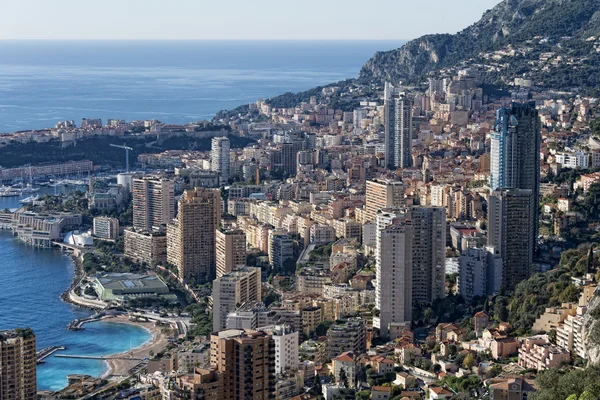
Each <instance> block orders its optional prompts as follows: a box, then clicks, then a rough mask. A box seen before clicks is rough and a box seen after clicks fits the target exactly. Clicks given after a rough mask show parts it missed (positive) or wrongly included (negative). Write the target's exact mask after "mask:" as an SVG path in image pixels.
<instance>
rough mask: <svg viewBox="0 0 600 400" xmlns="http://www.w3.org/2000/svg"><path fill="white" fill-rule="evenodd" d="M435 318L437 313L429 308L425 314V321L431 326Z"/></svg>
mask: <svg viewBox="0 0 600 400" xmlns="http://www.w3.org/2000/svg"><path fill="white" fill-rule="evenodd" d="M434 318H435V311H433V309H432V308H431V307H427V308H426V309H425V312H424V313H423V320H424V322H425V323H426V324H429V323H431V322H432V321H433V319H434Z"/></svg>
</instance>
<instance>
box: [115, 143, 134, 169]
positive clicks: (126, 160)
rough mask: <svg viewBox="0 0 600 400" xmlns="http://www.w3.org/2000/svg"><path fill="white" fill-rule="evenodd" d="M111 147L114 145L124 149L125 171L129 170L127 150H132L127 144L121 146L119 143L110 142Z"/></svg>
mask: <svg viewBox="0 0 600 400" xmlns="http://www.w3.org/2000/svg"><path fill="white" fill-rule="evenodd" d="M111 146H112V147H116V148H117V149H123V150H125V168H126V169H125V172H129V150H133V149H132V148H131V147H128V146H126V145H125V146H121V145H119V144H111Z"/></svg>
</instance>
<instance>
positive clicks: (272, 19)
mask: <svg viewBox="0 0 600 400" xmlns="http://www.w3.org/2000/svg"><path fill="white" fill-rule="evenodd" d="M499 1H500V0H420V1H419V0H0V4H1V5H0V39H393V40H397V39H412V38H415V37H418V36H421V35H423V34H426V33H442V32H450V33H454V32H456V31H458V30H461V29H462V28H464V27H466V26H467V25H470V24H471V23H473V22H475V21H477V20H478V19H479V18H480V17H481V15H482V14H483V12H484V11H485V10H487V9H489V8H492V7H493V6H494V5H495V4H497V3H499Z"/></svg>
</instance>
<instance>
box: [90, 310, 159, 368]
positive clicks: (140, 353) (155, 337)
mask: <svg viewBox="0 0 600 400" xmlns="http://www.w3.org/2000/svg"><path fill="white" fill-rule="evenodd" d="M106 321H107V322H113V323H121V324H129V325H136V326H139V327H141V328H144V329H146V330H147V331H149V332H150V333H151V334H152V337H151V338H150V339H149V340H148V341H146V343H144V344H143V345H141V346H140V347H136V348H134V349H132V350H130V351H126V352H123V353H119V354H111V356H112V357H125V358H126V357H131V358H134V359H140V358H146V357H150V352H153V353H154V354H156V353H159V352H161V351H162V350H164V349H165V348H166V347H167V345H168V344H169V341H168V338H167V336H166V335H164V334H163V333H162V332H161V329H162V327H157V326H155V325H154V322H137V321H130V320H129V318H127V317H115V318H110V319H106ZM106 363H107V365H108V371H107V372H106V373H105V374H104V375H103V376H102V377H103V378H107V377H110V376H127V375H129V370H130V369H131V368H133V367H135V366H136V365H137V364H138V363H139V361H138V360H125V359H119V360H115V359H111V360H107V361H106Z"/></svg>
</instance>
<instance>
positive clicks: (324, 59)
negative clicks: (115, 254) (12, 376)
mask: <svg viewBox="0 0 600 400" xmlns="http://www.w3.org/2000/svg"><path fill="white" fill-rule="evenodd" d="M402 44H403V43H402V42H401V41H398V42H389V41H388V42H381V41H378V42H369V41H360V42H302V41H295V42H282V41H273V42H253V41H244V42H232V41H214V42H203V41H184V42H177V41H175V42H168V41H161V42H144V41H142V42H128V41H118V42H103V41H74V42H64V41H63V42H61V41H40V42H28V41H0V133H1V132H14V131H19V130H29V129H42V128H46V127H51V126H54V124H55V123H56V122H57V121H61V120H75V121H76V123H78V124H79V123H80V122H81V119H82V118H102V119H107V118H119V119H125V120H128V121H131V120H141V119H158V120H161V121H163V122H166V123H186V122H190V121H198V120H203V119H210V118H211V117H212V116H214V115H215V113H216V112H217V111H219V110H221V109H232V108H235V107H237V106H239V105H241V104H245V103H249V102H254V101H256V100H257V99H258V98H269V97H273V96H276V95H279V94H282V93H285V92H298V91H302V90H307V89H310V88H312V87H315V86H318V85H324V84H328V83H332V82H336V81H339V80H342V79H346V78H351V77H356V76H357V75H358V73H359V71H360V68H361V66H362V65H363V64H364V62H365V61H367V60H368V59H369V58H370V57H371V56H372V55H373V54H374V53H375V52H376V51H379V50H389V49H393V48H397V47H399V46H401V45H402ZM1 152H2V150H1V149H0V160H1ZM0 162H1V161H0ZM18 205H19V204H18V202H17V200H16V199H14V198H0V209H4V208H7V207H8V208H11V207H18ZM0 260H2V262H1V263H0V268H1V269H2V279H0V329H12V328H15V327H23V326H30V327H31V328H32V329H33V330H34V331H35V333H36V335H37V339H38V349H41V348H44V347H47V346H51V345H65V346H67V347H68V350H67V351H66V352H68V353H71V354H86V355H101V354H114V353H117V352H122V351H125V350H128V349H129V348H130V346H134V347H135V346H139V345H140V344H142V343H143V342H145V341H146V340H148V339H149V337H150V335H149V333H148V332H146V331H145V330H143V329H140V328H137V327H131V326H124V325H118V324H110V323H104V322H100V323H94V324H88V325H86V326H85V330H83V331H79V332H71V331H68V330H67V329H66V325H67V324H68V323H69V322H71V321H72V320H74V319H76V318H80V317H82V316H86V315H89V312H88V311H86V310H82V309H80V308H76V307H73V306H71V305H69V304H65V303H63V302H62V301H61V300H60V298H59V296H60V294H61V293H62V292H63V291H64V290H65V289H66V288H67V287H68V286H69V284H70V282H71V280H72V278H73V263H72V261H71V260H70V259H69V258H68V257H66V256H65V255H62V254H61V253H59V252H57V251H51V250H39V249H33V248H30V247H27V246H25V245H23V244H21V243H19V242H17V241H16V240H15V239H14V238H13V237H12V236H11V235H10V234H9V233H8V232H1V231H0ZM105 369H106V366H105V364H104V363H103V362H102V361H93V360H73V359H64V358H63V359H61V358H56V357H50V358H48V359H47V362H46V363H45V364H42V365H40V366H39V368H38V386H39V389H60V388H62V387H63V386H64V385H65V384H66V375H67V374H72V373H86V374H90V375H94V376H99V375H101V374H102V373H103V372H104V371H105Z"/></svg>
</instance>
